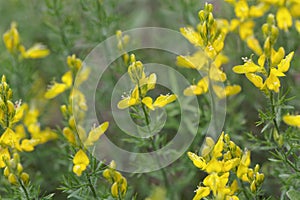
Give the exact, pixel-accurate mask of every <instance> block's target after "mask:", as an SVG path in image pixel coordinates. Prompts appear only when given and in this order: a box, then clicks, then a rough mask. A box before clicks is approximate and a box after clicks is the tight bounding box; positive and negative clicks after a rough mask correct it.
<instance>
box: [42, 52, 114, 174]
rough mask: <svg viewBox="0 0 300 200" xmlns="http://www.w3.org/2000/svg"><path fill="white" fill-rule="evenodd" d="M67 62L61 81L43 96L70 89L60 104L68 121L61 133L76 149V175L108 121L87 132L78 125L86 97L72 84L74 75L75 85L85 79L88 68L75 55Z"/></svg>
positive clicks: (85, 164) (83, 113) (74, 159)
mask: <svg viewBox="0 0 300 200" xmlns="http://www.w3.org/2000/svg"><path fill="white" fill-rule="evenodd" d="M67 64H68V67H69V71H67V72H66V73H65V74H64V75H63V76H62V78H61V80H62V83H57V82H53V84H52V85H51V86H50V87H49V89H48V91H47V92H46V93H45V98H48V99H51V98H54V97H56V96H57V95H59V94H61V93H63V92H65V91H67V90H68V89H70V94H69V101H68V104H67V105H62V106H61V112H62V114H63V116H64V118H65V119H66V120H67V121H68V126H66V127H64V128H63V135H64V136H65V138H66V139H67V141H68V142H69V143H70V144H71V145H73V146H74V147H75V148H77V149H78V151H77V153H76V154H75V156H74V158H73V164H74V166H73V172H74V173H75V174H76V175H77V176H81V174H82V172H83V171H85V170H86V168H87V166H88V165H89V163H90V161H89V158H88V156H87V154H86V151H87V148H88V147H90V146H92V145H94V143H95V142H96V141H97V140H98V139H99V138H100V136H101V135H102V134H103V133H104V132H105V131H106V130H107V128H108V125H109V123H108V122H104V123H102V124H101V125H99V126H98V127H93V128H92V129H91V130H90V132H89V133H88V134H87V133H86V132H85V130H84V128H83V127H82V126H81V125H80V123H81V122H80V121H81V120H83V119H84V117H85V111H86V110H87V105H86V99H85V96H84V94H83V93H82V92H81V91H80V90H78V89H77V88H75V87H72V86H73V82H74V80H75V77H76V84H77V86H78V85H80V84H81V83H83V82H84V81H85V80H87V79H88V76H89V73H90V69H89V68H84V69H83V68H82V66H83V63H82V61H81V60H80V59H79V58H76V56H75V55H72V56H68V58H67ZM74 113H76V114H77V117H78V118H77V120H78V121H77V122H76V124H75V117H74Z"/></svg>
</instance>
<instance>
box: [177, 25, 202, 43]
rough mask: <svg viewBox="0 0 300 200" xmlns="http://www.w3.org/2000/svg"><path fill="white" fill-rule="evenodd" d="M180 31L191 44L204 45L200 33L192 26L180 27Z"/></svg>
mask: <svg viewBox="0 0 300 200" xmlns="http://www.w3.org/2000/svg"><path fill="white" fill-rule="evenodd" d="M180 32H181V34H182V35H183V36H184V37H185V38H186V39H187V40H188V41H189V42H190V43H191V44H193V45H195V46H202V44H203V41H202V38H201V36H200V34H199V33H198V32H196V31H195V30H194V29H193V28H192V27H184V28H180Z"/></svg>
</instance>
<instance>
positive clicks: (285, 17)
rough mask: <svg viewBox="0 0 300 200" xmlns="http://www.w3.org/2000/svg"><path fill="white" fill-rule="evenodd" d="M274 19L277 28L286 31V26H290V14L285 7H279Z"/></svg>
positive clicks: (291, 22) (291, 20)
mask: <svg viewBox="0 0 300 200" xmlns="http://www.w3.org/2000/svg"><path fill="white" fill-rule="evenodd" d="M276 21H277V25H278V28H279V29H282V30H285V31H288V28H289V27H291V26H292V24H293V19H292V15H291V13H290V12H289V10H288V9H287V8H286V7H280V8H279V9H278V10H277V13H276Z"/></svg>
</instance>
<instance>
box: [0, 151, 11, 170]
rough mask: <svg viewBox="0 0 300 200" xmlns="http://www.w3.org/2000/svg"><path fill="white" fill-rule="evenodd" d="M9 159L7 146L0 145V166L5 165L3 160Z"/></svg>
mask: <svg viewBox="0 0 300 200" xmlns="http://www.w3.org/2000/svg"><path fill="white" fill-rule="evenodd" d="M6 160H10V154H9V151H8V148H2V147H0V168H3V167H5V166H6V165H5V161H6Z"/></svg>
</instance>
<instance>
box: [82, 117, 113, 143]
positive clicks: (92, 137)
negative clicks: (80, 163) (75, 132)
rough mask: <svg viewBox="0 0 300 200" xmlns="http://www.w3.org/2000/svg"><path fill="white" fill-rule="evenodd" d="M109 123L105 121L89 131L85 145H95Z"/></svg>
mask: <svg viewBox="0 0 300 200" xmlns="http://www.w3.org/2000/svg"><path fill="white" fill-rule="evenodd" d="M108 126H109V123H108V122H104V123H102V124H101V125H99V126H98V127H96V128H94V129H92V130H91V131H90V132H89V135H88V137H87V139H86V140H85V141H84V145H85V146H91V145H93V144H94V143H95V142H96V141H97V140H98V139H99V138H100V137H101V135H103V133H104V132H105V131H106V130H107V129H108Z"/></svg>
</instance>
